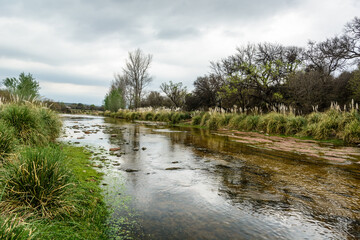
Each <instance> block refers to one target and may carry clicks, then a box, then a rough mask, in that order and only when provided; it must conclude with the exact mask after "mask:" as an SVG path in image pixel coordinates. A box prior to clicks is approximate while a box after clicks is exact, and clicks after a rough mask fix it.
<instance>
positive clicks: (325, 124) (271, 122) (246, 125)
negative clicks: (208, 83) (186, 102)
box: [105, 108, 360, 144]
mask: <svg viewBox="0 0 360 240" xmlns="http://www.w3.org/2000/svg"><path fill="white" fill-rule="evenodd" d="M105 116H109V117H114V118H122V119H127V120H147V121H163V122H169V123H171V124H179V123H180V124H189V125H192V126H196V127H206V128H208V129H210V130H218V129H220V128H225V129H230V130H239V131H257V132H260V133H264V134H274V135H285V136H296V137H305V138H312V139H317V140H332V139H335V140H341V141H344V143H347V144H358V143H360V114H359V111H358V110H356V109H352V110H350V111H339V110H338V109H336V108H332V109H329V110H328V111H325V112H313V113H311V114H309V115H304V116H299V115H294V114H292V113H278V112H270V113H267V114H255V113H252V114H244V113H221V112H220V111H219V112H217V111H210V112H171V111H164V110H162V111H154V110H152V111H146V110H145V111H139V112H134V111H128V110H119V111H118V112H115V113H110V112H105Z"/></svg>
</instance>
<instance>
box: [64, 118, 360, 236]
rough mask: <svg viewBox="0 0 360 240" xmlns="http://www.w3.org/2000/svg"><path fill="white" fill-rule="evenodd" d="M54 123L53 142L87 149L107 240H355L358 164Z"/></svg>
mask: <svg viewBox="0 0 360 240" xmlns="http://www.w3.org/2000/svg"><path fill="white" fill-rule="evenodd" d="M63 120H64V129H65V130H64V135H63V137H62V140H63V141H65V142H70V143H73V144H77V145H80V146H86V147H87V148H88V149H90V150H91V151H92V152H93V154H94V157H93V162H94V167H98V169H99V171H101V172H103V173H104V179H103V181H102V188H103V189H104V194H105V200H106V202H107V204H108V205H109V207H110V208H111V209H112V214H111V216H110V219H109V224H110V225H111V229H112V230H111V232H109V234H110V235H111V237H112V238H113V239H116V237H123V238H130V237H137V238H140V239H360V191H359V186H360V164H359V163H358V159H357V160H356V161H353V162H351V161H350V162H348V161H347V162H346V163H335V162H330V161H319V160H318V159H315V158H311V157H306V156H304V155H300V154H296V153H290V152H283V151H275V150H268V149H262V148H259V147H254V146H250V145H248V144H245V143H241V142H236V141H234V140H233V139H232V138H231V137H226V136H219V135H216V134H212V133H211V132H209V131H207V130H203V129H195V128H180V127H169V126H164V125H154V124H150V123H149V124H144V123H131V122H125V121H121V120H115V119H111V118H103V117H97V116H83V115H63ZM110 149H111V150H114V151H110ZM129 222H132V223H131V224H129Z"/></svg>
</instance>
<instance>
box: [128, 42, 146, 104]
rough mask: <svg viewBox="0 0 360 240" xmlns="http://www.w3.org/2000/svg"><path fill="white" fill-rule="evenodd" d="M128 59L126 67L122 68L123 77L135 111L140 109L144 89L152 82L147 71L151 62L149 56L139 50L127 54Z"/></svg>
mask: <svg viewBox="0 0 360 240" xmlns="http://www.w3.org/2000/svg"><path fill="white" fill-rule="evenodd" d="M128 57H129V59H128V60H127V61H126V67H125V68H123V77H124V78H125V79H126V81H127V85H128V86H129V89H128V94H130V96H131V97H130V99H131V102H130V103H133V105H130V106H133V107H134V108H135V109H136V108H138V107H140V102H141V97H142V93H143V90H144V88H145V87H146V86H147V85H149V83H150V82H151V81H152V78H151V77H150V75H149V73H148V70H149V68H150V64H151V61H152V55H151V54H147V55H146V54H144V53H143V52H142V51H141V50H140V49H136V50H135V51H134V52H129V56H128Z"/></svg>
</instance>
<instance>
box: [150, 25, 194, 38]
mask: <svg viewBox="0 0 360 240" xmlns="http://www.w3.org/2000/svg"><path fill="white" fill-rule="evenodd" d="M199 34H200V31H199V30H197V29H195V28H185V29H181V28H180V29H178V28H176V27H174V28H172V29H163V30H160V31H159V33H158V34H157V37H158V38H161V39H178V38H183V37H196V36H198V35H199Z"/></svg>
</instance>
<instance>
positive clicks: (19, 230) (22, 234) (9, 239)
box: [0, 217, 34, 240]
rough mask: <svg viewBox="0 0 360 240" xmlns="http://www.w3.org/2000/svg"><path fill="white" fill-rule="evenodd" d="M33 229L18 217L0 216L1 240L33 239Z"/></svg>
mask: <svg viewBox="0 0 360 240" xmlns="http://www.w3.org/2000/svg"><path fill="white" fill-rule="evenodd" d="M33 238H34V235H33V230H32V229H31V228H29V227H28V226H27V224H25V223H22V222H20V220H19V219H18V218H16V217H15V218H6V219H3V218H2V217H0V239H3V240H29V239H33Z"/></svg>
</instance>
